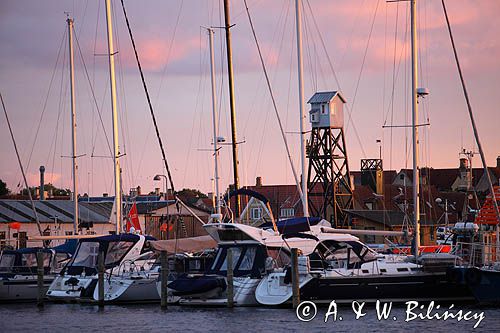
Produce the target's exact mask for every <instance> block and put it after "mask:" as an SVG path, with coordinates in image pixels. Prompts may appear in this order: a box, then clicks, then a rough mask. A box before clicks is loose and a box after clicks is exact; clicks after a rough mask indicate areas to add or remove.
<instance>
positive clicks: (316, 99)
mask: <svg viewBox="0 0 500 333" xmlns="http://www.w3.org/2000/svg"><path fill="white" fill-rule="evenodd" d="M336 95H338V96H339V98H340V99H341V100H342V102H344V103H345V102H346V101H345V99H344V97H342V95H341V94H340V92H338V91H321V92H317V93H315V94H314V95H313V96H312V97H311V98H310V99H309V100H308V101H307V103H309V104H318V103H329V102H330V101H331V100H332V99H333V98H334V97H335V96H336Z"/></svg>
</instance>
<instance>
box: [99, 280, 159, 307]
mask: <svg viewBox="0 0 500 333" xmlns="http://www.w3.org/2000/svg"><path fill="white" fill-rule="evenodd" d="M156 281H157V276H151V277H146V278H141V279H137V278H135V279H134V278H129V279H127V278H121V279H112V280H111V281H109V280H106V281H104V302H106V303H146V302H159V301H160V297H159V295H158V292H157V291H156ZM98 300H99V283H97V285H96V288H95V289H94V295H93V301H98Z"/></svg>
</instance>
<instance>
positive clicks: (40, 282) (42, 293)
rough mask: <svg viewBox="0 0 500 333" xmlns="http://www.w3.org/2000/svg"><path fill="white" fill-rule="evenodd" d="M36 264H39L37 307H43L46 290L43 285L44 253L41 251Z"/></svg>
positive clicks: (37, 255) (37, 254)
mask: <svg viewBox="0 0 500 333" xmlns="http://www.w3.org/2000/svg"><path fill="white" fill-rule="evenodd" d="M36 264H37V270H36V272H37V285H38V294H37V302H36V305H37V306H39V307H43V299H44V298H45V288H44V285H43V274H44V267H43V252H41V251H39V252H37V253H36Z"/></svg>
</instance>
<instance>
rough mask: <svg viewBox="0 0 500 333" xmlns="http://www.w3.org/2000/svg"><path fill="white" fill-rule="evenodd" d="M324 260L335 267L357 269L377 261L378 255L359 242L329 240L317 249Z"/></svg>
mask: <svg viewBox="0 0 500 333" xmlns="http://www.w3.org/2000/svg"><path fill="white" fill-rule="evenodd" d="M316 251H317V253H318V254H319V255H320V257H321V258H322V259H323V260H326V261H328V262H330V263H333V264H334V266H341V267H344V264H347V267H348V268H356V267H358V266H360V264H362V263H365V262H369V261H373V260H376V259H377V253H376V252H374V251H372V250H371V249H369V248H368V247H367V246H366V245H364V244H363V243H361V242H357V241H347V242H337V241H333V240H328V241H324V242H321V243H320V244H319V245H318V247H317V248H316Z"/></svg>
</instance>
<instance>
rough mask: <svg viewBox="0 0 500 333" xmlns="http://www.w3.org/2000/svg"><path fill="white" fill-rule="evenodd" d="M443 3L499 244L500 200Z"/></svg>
mask: <svg viewBox="0 0 500 333" xmlns="http://www.w3.org/2000/svg"><path fill="white" fill-rule="evenodd" d="M441 4H442V5H443V12H444V16H445V18H446V26H447V28H448V34H449V35H450V41H451V46H452V48H453V55H454V56H455V62H456V65H457V70H458V74H459V76H460V82H461V84H462V89H463V92H464V97H465V101H466V102H467V110H468V112H469V118H470V122H471V125H472V130H473V131H474V138H475V139H476V143H477V148H478V149H479V155H480V156H481V162H482V163H483V168H484V173H485V174H486V179H487V180H488V185H489V190H490V192H491V200H492V201H493V207H495V213H496V215H497V220H498V224H497V226H496V238H497V245H498V244H499V243H500V239H498V238H499V228H500V211H499V208H498V202H497V200H496V198H495V189H494V188H493V183H492V182H491V177H490V173H489V171H488V166H487V165H486V159H485V157H484V151H483V148H482V146H481V141H480V140H479V134H478V131H477V127H476V121H475V119H474V114H473V112H472V106H471V103H470V99H469V94H468V92H467V87H466V85H465V79H464V76H463V73H462V68H461V67H460V61H459V60H458V53H457V48H456V46H455V40H454V39H453V33H452V31H451V25H450V19H449V18H448V12H447V11H446V5H445V3H444V0H441Z"/></svg>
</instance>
